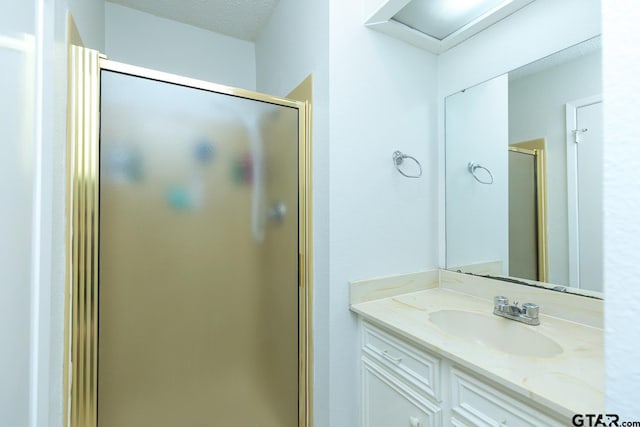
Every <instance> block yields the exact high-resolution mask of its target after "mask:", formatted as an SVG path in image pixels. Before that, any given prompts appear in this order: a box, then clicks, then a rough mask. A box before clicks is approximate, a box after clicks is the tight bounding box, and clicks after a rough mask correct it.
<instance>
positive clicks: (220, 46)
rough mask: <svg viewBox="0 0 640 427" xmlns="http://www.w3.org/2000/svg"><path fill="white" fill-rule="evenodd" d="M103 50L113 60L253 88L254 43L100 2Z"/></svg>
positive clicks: (254, 76) (254, 80)
mask: <svg viewBox="0 0 640 427" xmlns="http://www.w3.org/2000/svg"><path fill="white" fill-rule="evenodd" d="M105 14H106V24H105V37H106V47H105V53H106V54H107V56H108V57H109V59H112V60H114V61H119V62H126V63H129V64H132V65H139V66H141V67H146V68H152V69H155V70H160V71H165V72H169V73H174V74H179V75H181V76H186V77H193V78H197V79H201V80H207V81H210V82H214V83H220V84H224V85H227V86H234V87H240V88H244V89H251V90H254V89H255V87H256V62H255V45H254V43H252V42H248V41H244V40H239V39H236V38H233V37H228V36H225V35H222V34H218V33H214V32H211V31H207V30H203V29H200V28H197V27H193V26H191V25H186V24H182V23H179V22H176V21H172V20H169V19H165V18H160V17H157V16H154V15H150V14H148V13H144V12H140V11H138V10H135V9H131V8H128V7H124V6H121V5H117V4H114V3H109V2H107V3H105Z"/></svg>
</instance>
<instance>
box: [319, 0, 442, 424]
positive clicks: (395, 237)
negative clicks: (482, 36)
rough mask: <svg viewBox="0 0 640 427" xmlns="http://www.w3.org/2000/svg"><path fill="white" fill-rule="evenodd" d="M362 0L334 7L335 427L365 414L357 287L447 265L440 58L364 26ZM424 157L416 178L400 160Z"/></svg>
mask: <svg viewBox="0 0 640 427" xmlns="http://www.w3.org/2000/svg"><path fill="white" fill-rule="evenodd" d="M364 15H365V11H364V10H363V8H362V3H361V2H359V1H344V0H331V1H330V36H329V37H330V50H329V53H330V58H329V64H330V72H329V78H330V93H329V97H330V98H329V105H330V113H329V114H330V116H329V117H330V138H329V141H330V161H329V164H330V188H331V194H330V203H329V205H330V206H329V208H330V229H331V235H330V247H329V249H330V266H331V268H330V287H331V290H330V292H331V294H330V323H329V328H330V339H331V341H330V366H331V371H330V373H329V375H330V377H329V380H330V387H331V403H330V408H331V415H330V416H331V418H330V421H329V423H328V424H326V425H329V426H331V427H353V426H356V425H358V416H359V397H360V390H359V383H358V378H359V369H358V366H359V365H358V346H359V344H358V339H357V328H356V316H355V315H353V314H352V313H351V312H350V311H349V291H348V289H349V288H348V282H349V281H351V280H357V279H364V278H371V277H377V276H384V275H393V274H400V273H408V272H415V271H420V270H425V269H429V268H433V267H435V266H437V263H438V259H437V244H436V242H437V236H438V232H437V226H438V222H437V208H436V206H437V205H436V203H434V202H435V200H437V190H438V187H437V176H438V175H437V166H438V164H437V154H436V153H437V144H436V104H435V101H436V89H437V87H436V65H437V63H436V57H435V56H434V55H431V54H429V53H427V52H425V51H423V50H420V49H417V48H415V47H413V46H410V45H408V44H406V43H404V42H401V41H398V40H395V39H392V38H390V37H388V36H386V35H384V34H380V33H378V32H376V31H373V30H370V29H367V28H365V27H364V26H363V22H364V19H365V16H364ZM395 150H401V151H403V152H405V153H407V154H410V155H412V156H415V157H416V158H417V159H418V160H419V161H420V162H422V167H423V170H424V174H423V176H422V178H420V179H408V178H405V177H403V176H401V175H400V174H399V173H398V172H397V171H396V170H395V168H394V166H393V162H392V153H393V152H394V151H395Z"/></svg>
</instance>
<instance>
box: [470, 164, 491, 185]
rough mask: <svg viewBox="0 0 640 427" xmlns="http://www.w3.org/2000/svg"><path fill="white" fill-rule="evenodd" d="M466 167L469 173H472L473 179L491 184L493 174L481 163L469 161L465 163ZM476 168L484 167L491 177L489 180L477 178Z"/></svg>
mask: <svg viewBox="0 0 640 427" xmlns="http://www.w3.org/2000/svg"><path fill="white" fill-rule="evenodd" d="M467 168H468V169H469V172H470V173H471V175H473V177H474V178H475V180H476V181H478V182H479V183H480V184H487V185H491V184H493V174H492V173H491V171H490V170H489V169H487V168H485V167H484V166H482V165H481V164H479V163H476V162H469V164H468V165H467ZM477 169H484V170H485V171H486V172H487V173H488V174H489V178H490V179H491V181H483V180H481V179H480V178H478V175H476V170H477Z"/></svg>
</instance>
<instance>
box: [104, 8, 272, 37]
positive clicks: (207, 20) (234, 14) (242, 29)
mask: <svg viewBox="0 0 640 427" xmlns="http://www.w3.org/2000/svg"><path fill="white" fill-rule="evenodd" d="M109 1H110V2H112V3H118V4H121V5H123V6H127V7H131V8H133V9H138V10H141V11H143V12H147V13H151V14H153V15H156V16H160V17H162V18H167V19H173V20H174V21H179V22H183V23H185V24H189V25H193V26H195V27H200V28H204V29H206V30H210V31H215V32H216V33H221V34H226V35H228V36H231V37H236V38H239V39H243V40H249V41H255V39H256V37H257V36H258V33H259V32H260V30H261V29H262V27H263V26H264V25H265V24H266V22H267V21H268V20H269V17H271V13H273V10H274V9H275V7H276V6H277V5H278V1H279V0H109Z"/></svg>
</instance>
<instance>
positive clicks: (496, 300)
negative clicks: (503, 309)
mask: <svg viewBox="0 0 640 427" xmlns="http://www.w3.org/2000/svg"><path fill="white" fill-rule="evenodd" d="M508 304H509V298H507V297H505V296H501V295H499V296H495V297H493V305H495V306H501V305H508Z"/></svg>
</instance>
